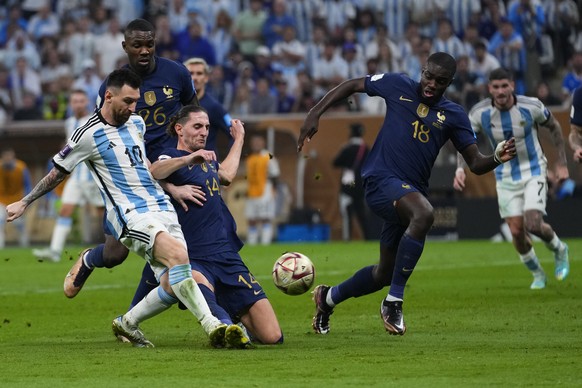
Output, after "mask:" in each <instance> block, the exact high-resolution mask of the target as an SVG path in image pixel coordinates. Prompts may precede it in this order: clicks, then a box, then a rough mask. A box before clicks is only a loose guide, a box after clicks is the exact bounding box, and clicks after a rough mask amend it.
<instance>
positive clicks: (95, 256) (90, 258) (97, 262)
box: [84, 244, 105, 268]
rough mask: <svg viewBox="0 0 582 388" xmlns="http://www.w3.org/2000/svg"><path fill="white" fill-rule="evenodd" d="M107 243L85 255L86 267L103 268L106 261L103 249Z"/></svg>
mask: <svg viewBox="0 0 582 388" xmlns="http://www.w3.org/2000/svg"><path fill="white" fill-rule="evenodd" d="M104 248H105V244H99V245H97V246H96V247H95V248H93V249H91V250H90V251H89V252H88V253H87V254H86V255H85V260H84V261H85V267H87V268H103V267H105V263H104V262H103V249H104Z"/></svg>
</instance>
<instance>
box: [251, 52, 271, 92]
mask: <svg viewBox="0 0 582 388" xmlns="http://www.w3.org/2000/svg"><path fill="white" fill-rule="evenodd" d="M254 63H255V66H254V68H253V79H254V80H255V81H256V80H258V79H259V78H266V79H268V80H269V83H270V82H271V81H272V80H273V66H271V51H270V50H269V48H268V47H267V46H259V47H257V51H256V52H255V60H254Z"/></svg>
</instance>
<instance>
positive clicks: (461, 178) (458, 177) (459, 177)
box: [453, 167, 467, 191]
mask: <svg viewBox="0 0 582 388" xmlns="http://www.w3.org/2000/svg"><path fill="white" fill-rule="evenodd" d="M466 177H467V176H466V174H465V169H464V168H462V167H459V168H457V171H455V178H454V179H453V187H454V188H455V190H457V191H463V190H464V189H465V178H466Z"/></svg>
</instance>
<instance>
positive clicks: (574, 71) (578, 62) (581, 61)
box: [562, 51, 582, 99]
mask: <svg viewBox="0 0 582 388" xmlns="http://www.w3.org/2000/svg"><path fill="white" fill-rule="evenodd" d="M569 67H570V70H569V71H568V72H567V73H566V75H565V76H564V78H563V80H562V95H563V97H564V99H569V98H570V97H571V96H572V94H573V93H574V90H576V89H577V88H579V87H580V86H582V51H577V52H575V53H574V54H573V55H572V58H571V59H570V66H569Z"/></svg>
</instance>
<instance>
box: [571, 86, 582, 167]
mask: <svg viewBox="0 0 582 388" xmlns="http://www.w3.org/2000/svg"><path fill="white" fill-rule="evenodd" d="M568 140H569V142H570V148H572V150H574V156H573V158H574V161H575V162H577V163H582V87H579V88H578V89H576V90H574V93H573V94H572V109H570V135H569V137H568Z"/></svg>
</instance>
